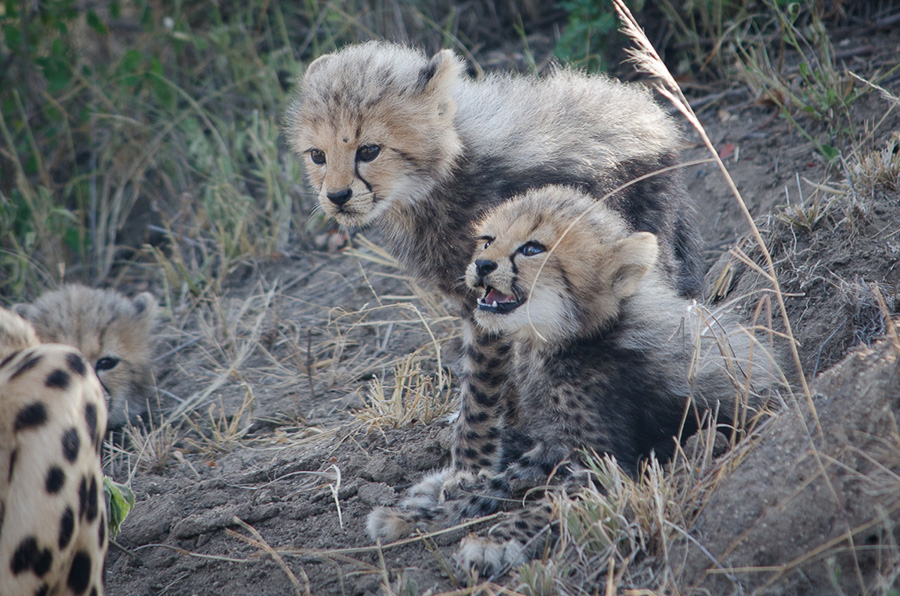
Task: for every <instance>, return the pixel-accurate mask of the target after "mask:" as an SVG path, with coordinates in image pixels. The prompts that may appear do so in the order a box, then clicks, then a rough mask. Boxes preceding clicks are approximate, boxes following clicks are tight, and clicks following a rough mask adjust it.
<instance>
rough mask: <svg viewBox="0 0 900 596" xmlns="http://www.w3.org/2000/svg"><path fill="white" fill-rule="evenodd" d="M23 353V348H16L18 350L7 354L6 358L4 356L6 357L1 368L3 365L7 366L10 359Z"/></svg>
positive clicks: (0, 365) (1, 363) (0, 366)
mask: <svg viewBox="0 0 900 596" xmlns="http://www.w3.org/2000/svg"><path fill="white" fill-rule="evenodd" d="M21 353H22V350H16V351H15V352H13V353H12V354H10V355H9V356H7V357H6V358H4V359H3V362H0V368H3V367H4V366H6V365H7V364H9V362H10V360H12V359H13V358H15V357H16V356H18V355H19V354H21Z"/></svg>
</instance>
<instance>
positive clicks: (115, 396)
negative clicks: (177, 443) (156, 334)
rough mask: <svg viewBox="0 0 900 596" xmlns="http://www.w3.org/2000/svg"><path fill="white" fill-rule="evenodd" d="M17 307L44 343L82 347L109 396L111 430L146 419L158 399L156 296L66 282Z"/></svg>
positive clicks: (81, 349)
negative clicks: (129, 295)
mask: <svg viewBox="0 0 900 596" xmlns="http://www.w3.org/2000/svg"><path fill="white" fill-rule="evenodd" d="M14 310H15V311H16V312H17V313H19V314H20V315H22V316H23V317H24V318H25V319H27V320H28V321H30V322H31V324H32V325H34V328H35V330H36V331H37V334H38V337H39V338H40V340H41V341H42V342H44V343H60V344H66V345H69V346H72V347H74V348H77V349H78V350H80V351H81V353H82V354H83V355H84V357H85V358H86V359H87V360H88V362H90V363H91V364H92V365H93V367H94V370H95V371H96V372H97V377H98V378H99V379H100V383H101V384H102V385H103V389H104V390H105V391H106V393H107V398H108V400H109V403H108V406H109V408H108V409H109V428H110V429H117V428H121V427H122V426H124V425H125V424H126V423H127V422H129V421H135V420H136V419H137V418H138V417H139V416H140V417H142V418H143V419H144V420H146V419H147V413H148V411H149V409H150V404H151V403H155V402H156V400H155V399H154V398H153V393H154V391H153V374H152V369H151V359H152V357H153V341H152V339H151V333H152V331H153V327H154V325H155V322H156V311H157V303H156V298H155V297H154V296H153V295H152V294H149V293H146V292H145V293H143V294H140V295H138V296H137V297H135V298H134V299H133V300H129V299H128V298H126V297H124V296H123V295H121V294H119V293H118V292H114V291H112V290H100V289H93V288H87V287H84V286H80V285H74V284H73V285H66V286H64V287H63V288H62V289H60V290H57V291H55V292H49V293H47V294H44V295H43V296H41V297H40V298H39V299H38V300H37V301H36V302H35V303H34V304H17V305H15V307H14Z"/></svg>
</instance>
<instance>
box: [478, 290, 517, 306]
mask: <svg viewBox="0 0 900 596" xmlns="http://www.w3.org/2000/svg"><path fill="white" fill-rule="evenodd" d="M515 300H516V299H515V297H513V296H507V295H506V294H503V293H501V292H498V291H497V290H494V289H491V291H490V292H488V293H487V296H485V297H484V301H485V302H487V303H488V304H491V303H493V302H496V303H498V304H499V303H501V302H515Z"/></svg>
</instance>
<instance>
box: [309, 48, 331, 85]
mask: <svg viewBox="0 0 900 596" xmlns="http://www.w3.org/2000/svg"><path fill="white" fill-rule="evenodd" d="M331 58H332V56H331V54H324V55H322V56H319V57H318V58H316V59H315V60H313V61H312V62H310V63H309V66H307V67H306V74H305V75H304V79H305V80H309V75H311V74H312V73H313V72H314V71H316V70H318V69H319V68H322V67H323V66H325V63H326V62H328V61H329V60H331Z"/></svg>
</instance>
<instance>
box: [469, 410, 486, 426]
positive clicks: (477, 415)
mask: <svg viewBox="0 0 900 596" xmlns="http://www.w3.org/2000/svg"><path fill="white" fill-rule="evenodd" d="M490 417H491V416H490V414H488V413H487V412H484V411H482V412H468V413H467V414H466V422H468V423H469V424H480V423H482V422H487V420H488V418H490Z"/></svg>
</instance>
